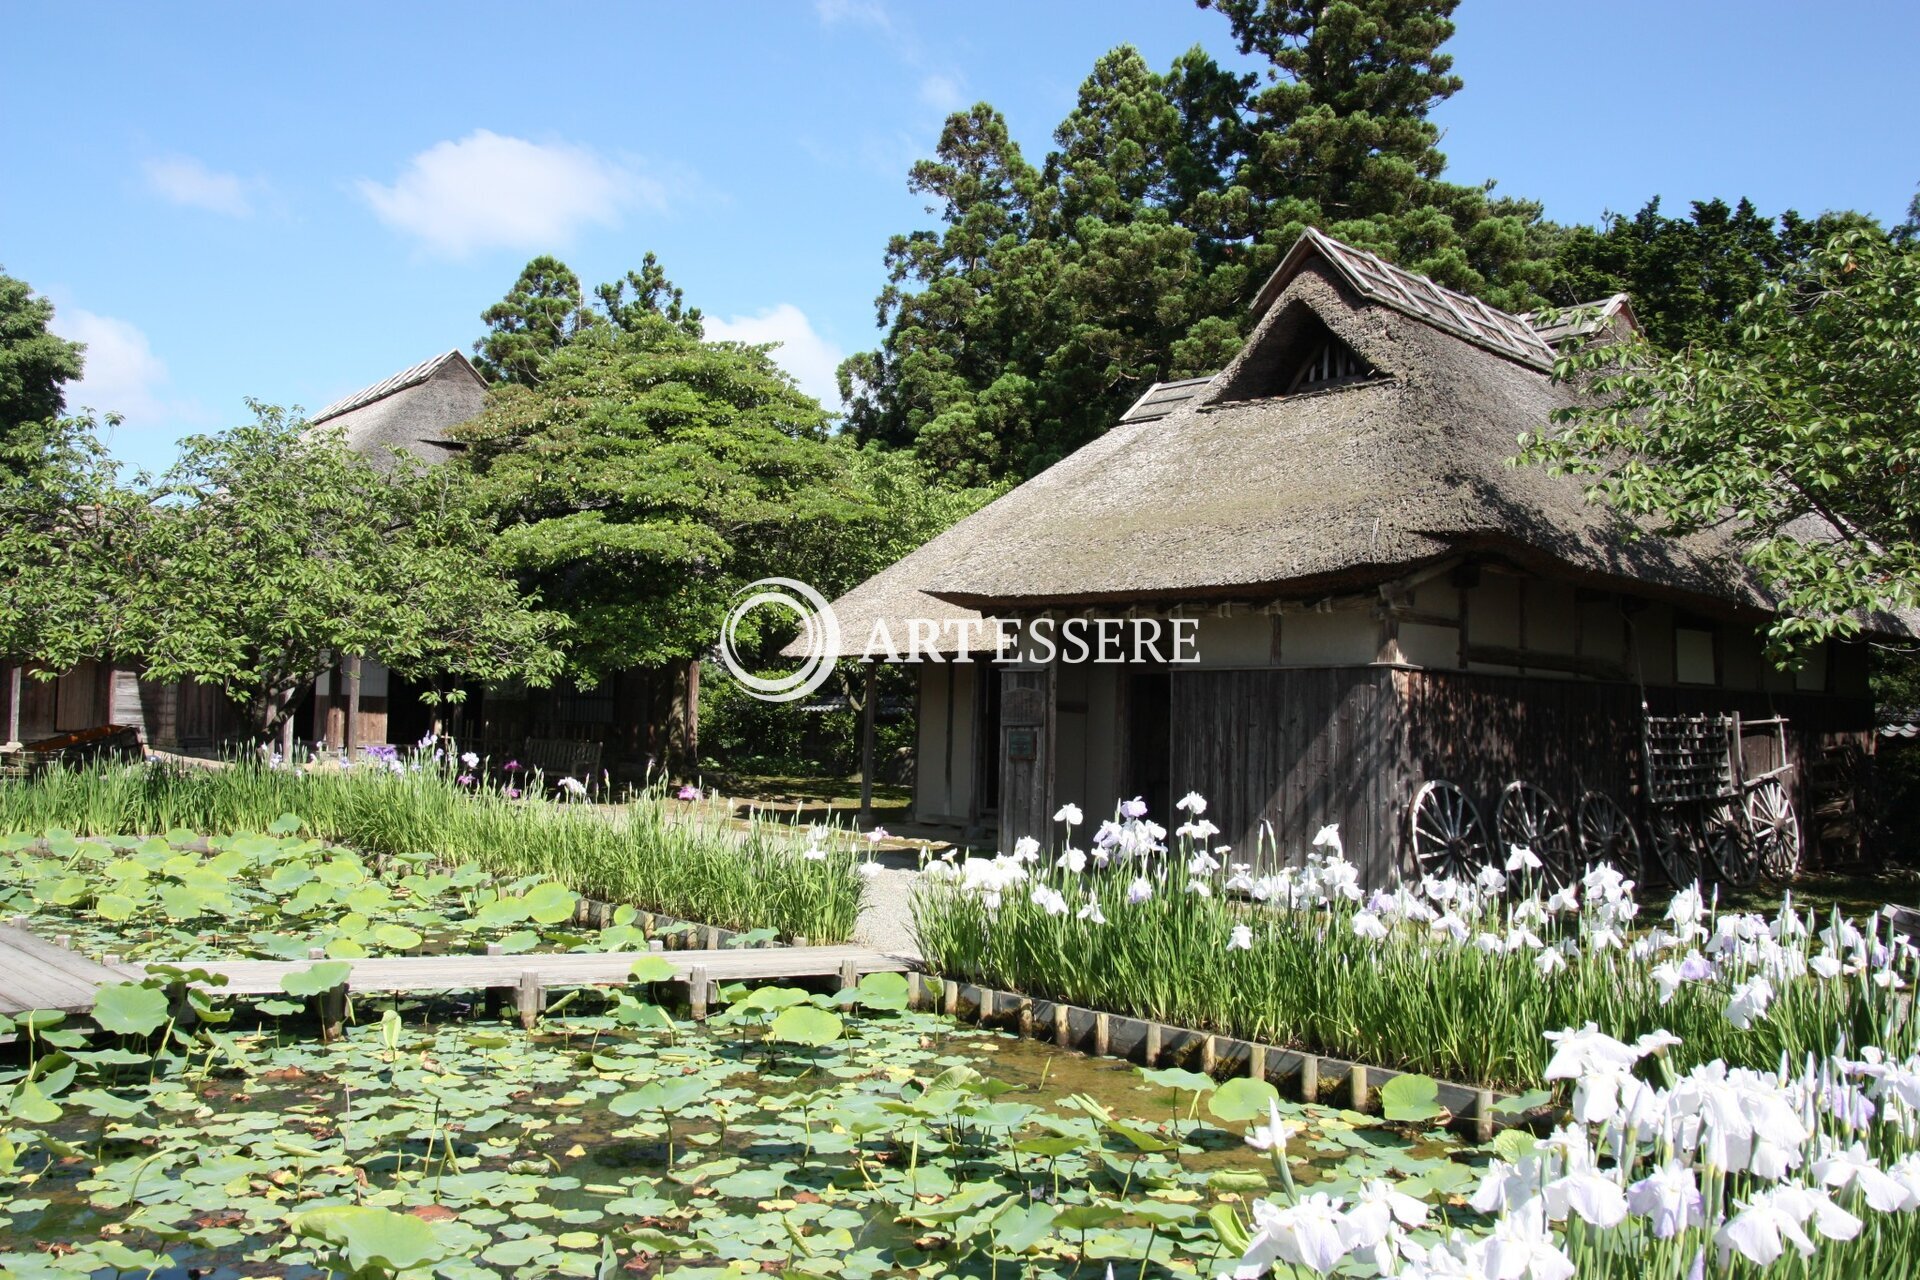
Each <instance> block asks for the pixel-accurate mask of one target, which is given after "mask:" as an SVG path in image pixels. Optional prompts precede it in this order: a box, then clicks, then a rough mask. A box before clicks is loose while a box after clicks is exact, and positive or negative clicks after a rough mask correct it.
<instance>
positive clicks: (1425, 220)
mask: <svg viewBox="0 0 1920 1280" xmlns="http://www.w3.org/2000/svg"><path fill="white" fill-rule="evenodd" d="M1455 2H1456V0H1217V2H1215V3H1212V7H1214V8H1217V9H1219V10H1220V11H1221V12H1222V13H1224V14H1225V16H1226V17H1227V19H1228V21H1229V24H1230V25H1231V27H1232V30H1233V33H1234V36H1235V39H1236V40H1237V42H1238V43H1239V45H1240V47H1241V49H1242V51H1243V52H1247V53H1253V54H1257V55H1260V56H1262V57H1264V58H1266V59H1267V60H1268V63H1269V69H1268V73H1267V75H1266V77H1265V78H1264V80H1262V79H1261V78H1259V77H1256V76H1252V75H1244V74H1240V73H1235V72H1229V71H1226V70H1224V69H1223V68H1221V67H1220V66H1219V65H1218V64H1217V63H1216V62H1215V61H1214V60H1213V59H1212V58H1211V57H1209V56H1208V55H1207V54H1206V53H1205V51H1204V50H1201V49H1193V50H1189V51H1188V52H1187V53H1185V54H1182V55H1181V56H1180V57H1179V58H1177V59H1175V61H1174V63H1173V65H1172V66H1171V67H1170V68H1169V69H1168V70H1167V71H1166V72H1164V73H1160V72H1155V71H1154V70H1152V69H1151V68H1149V67H1148V66H1147V65H1146V63H1145V62H1144V60H1143V59H1142V58H1141V57H1140V55H1139V53H1138V52H1137V51H1136V50H1134V49H1132V48H1130V47H1125V46H1123V47H1121V48H1118V49H1115V50H1113V51H1111V52H1110V53H1108V54H1106V55H1104V56H1102V57H1101V58H1100V59H1099V60H1098V61H1097V62H1096V63H1095V65H1094V67H1093V71H1092V74H1091V75H1089V76H1088V78H1087V80H1086V82H1085V83H1084V84H1083V85H1082V86H1081V88H1080V92H1079V96H1078V99H1077V101H1076V103H1075V106H1074V109H1073V110H1072V111H1071V112H1070V113H1069V114H1068V116H1067V118H1066V119H1065V120H1064V121H1062V122H1061V124H1060V126H1059V128H1058V129H1057V130H1056V131H1055V134H1054V139H1053V141H1054V150H1053V151H1052V152H1050V153H1049V155H1048V156H1047V157H1046V158H1045V160H1044V161H1043V162H1042V163H1041V164H1040V165H1039V166H1037V167H1036V166H1034V165H1033V164H1031V163H1030V162H1029V161H1028V160H1027V159H1026V158H1025V157H1024V156H1023V155H1022V154H1021V152H1020V149H1019V148H1018V147H1017V146H1016V145H1015V144H1014V143H1013V142H1012V140H1011V138H1010V136H1009V131H1008V128H1007V123H1006V121H1005V120H1004V118H1002V117H1001V116H1000V114H999V113H998V112H996V111H995V110H994V109H993V108H992V107H990V106H988V105H987V104H985V103H981V104H978V105H976V106H974V107H972V108H970V109H969V110H967V111H964V112H961V113H958V114H956V115H955V116H953V117H952V118H950V119H949V120H948V122H947V125H946V128H945V129H944V130H943V132H942V134H941V138H940V142H939V146H938V147H937V149H936V152H935V154H934V156H933V157H932V158H930V159H928V160H923V161H921V162H920V163H918V164H916V165H915V166H914V168H913V171H912V174H911V176H910V178H909V185H910V187H911V188H912V189H913V190H914V191H915V192H918V193H920V194H922V195H925V196H927V197H929V211H930V212H932V213H934V214H935V215H937V216H938V218H939V220H940V223H941V226H940V229H938V230H922V231H916V232H913V233H911V234H907V235H900V236H895V237H894V238H893V239H892V240H891V241H890V242H889V245H888V248H887V255H886V261H887V272H888V282H887V286H886V288H885V289H884V290H883V291H882V292H881V294H880V297H879V299H878V313H879V321H880V324H881V326H882V328H884V329H885V330H886V333H885V336H884V338H883V339H882V341H881V344H880V346H879V347H878V349H877V350H874V351H871V352H863V353H860V354H857V355H855V356H853V357H851V358H850V359H849V360H847V361H846V363H845V364H843V365H842V367H841V371H840V377H841V392H842V398H843V399H844V400H845V401H846V403H847V405H848V412H847V424H848V426H849V428H850V429H851V430H852V432H853V433H854V435H855V436H856V438H858V439H860V440H862V441H875V442H879V443H881V444H883V445H886V446H889V447H902V446H908V445H911V446H912V447H914V448H915V449H916V450H917V451H918V452H919V453H920V454H921V456H922V457H923V458H925V459H926V460H927V461H929V462H930V463H931V464H932V465H934V466H935V467H937V468H938V469H939V471H940V472H941V474H942V475H943V476H945V477H947V478H949V479H950V480H952V481H954V482H956V483H960V484H982V483H993V482H996V481H998V480H1001V479H1005V478H1009V477H1017V476H1021V475H1026V474H1031V473H1032V472H1034V471H1037V470H1039V469H1040V468H1042V467H1044V466H1046V465H1048V464H1049V463H1051V462H1052V461H1054V460H1056V459H1058V458H1059V457H1061V456H1063V455H1065V454H1066V453H1068V452H1071V451H1072V450H1073V449H1076V448H1078V447H1079V446H1080V445H1082V444H1084V443H1086V442H1087V441H1088V440H1090V439H1093V438H1094V437H1095V436H1097V435H1099V434H1100V433H1101V432H1103V431H1105V430H1106V429H1107V428H1108V427H1109V426H1110V425H1111V424H1112V423H1113V422H1114V421H1115V420H1116V419H1117V417H1118V416H1119V414H1120V412H1121V411H1122V410H1123V409H1124V408H1125V406H1126V405H1127V403H1128V402H1129V401H1131V400H1132V399H1133V398H1135V397H1136V396H1138V395H1139V394H1140V393H1141V392H1142V391H1144V390H1145V389H1146V387H1147V386H1148V385H1150V384H1151V383H1153V382H1154V381H1157V380H1164V379H1169V378H1179V377H1190V376H1194V375H1197V374H1201V373H1208V372H1211V371H1213V370H1214V369H1217V368H1219V367H1220V366H1221V365H1222V364H1223V363H1224V362H1225V361H1226V360H1227V359H1228V358H1230V357H1231V355H1232V354H1233V352H1234V351H1235V350H1236V349H1237V348H1238V347H1239V345H1240V342H1241V340H1242V339H1243V338H1244V336H1245V326H1246V325H1247V324H1248V323H1249V322H1250V319H1251V317H1250V316H1249V315H1248V314H1247V309H1246V302H1247V300H1248V299H1249V298H1250V297H1251V296H1252V293H1253V291H1254V290H1255V289H1256V288H1257V287H1258V285H1259V283H1260V281H1261V280H1262V279H1264V277H1265V276H1266V274H1267V273H1268V272H1270V271H1271V270H1272V268H1273V267H1274V265H1275V264H1276V263H1277V262H1278V260H1279V257H1280V255H1281V254H1282V253H1283V252H1284V251H1285V249H1286V248H1287V247H1288V246H1289V245H1290V244H1292V242H1293V241H1294V240H1295V239H1297V238H1298V236H1299V235H1300V233H1301V232H1302V231H1304V230H1305V229H1306V228H1308V227H1310V226H1317V227H1321V228H1323V229H1325V230H1327V231H1329V232H1331V233H1332V234H1334V235H1336V236H1339V237H1341V238H1343V239H1346V240H1349V241H1351V242H1353V243H1356V244H1358V245H1360V246H1361V247H1363V248H1367V249H1371V250H1373V251H1375V252H1377V253H1380V254H1382V255H1383V256H1385V257H1387V258H1389V259H1391V260H1394V261H1396V262H1399V263H1400V264H1402V265H1404V266H1406V267H1408V268H1410V269H1412V270H1416V271H1420V272H1423V273H1425V274H1427V275H1430V276H1433V277H1434V278H1435V279H1437V280H1439V281H1440V282H1441V283H1443V284H1447V285H1450V286H1453V287H1455V288H1459V289H1463V290H1466V291H1468V292H1471V293H1475V294H1478V295H1480V296H1483V297H1485V298H1487V299H1488V300H1489V301H1491V302H1493V303H1494V304H1495V305H1499V306H1507V307H1514V308H1520V307H1526V306H1530V305H1533V304H1534V303H1535V302H1536V301H1537V300H1538V297H1539V286H1540V284H1541V283H1542V282H1543V281H1544V279H1545V273H1546V266H1547V259H1548V256H1549V253H1550V251H1551V249H1552V247H1553V245H1554V243H1555V234H1556V233H1555V229H1554V228H1552V227H1550V226H1547V225H1546V224H1543V223H1542V222H1541V220H1540V207H1539V206H1538V205H1537V204H1533V203H1529V202H1525V201H1517V200H1508V199H1502V198H1496V197H1495V196H1494V195H1493V194H1492V192H1491V190H1490V187H1489V186H1461V185H1457V184H1452V183H1448V182H1445V181H1443V180H1442V179H1441V177H1440V175H1441V172H1442V170H1443V168H1444V164H1445V160H1444V157H1442V156H1441V154H1440V153H1439V151H1438V149H1437V142H1438V138H1439V133H1438V130H1437V128H1436V127H1435V126H1434V125H1433V123H1432V122H1431V120H1430V119H1429V118H1428V117H1429V113H1430V112H1431V110H1432V108H1433V107H1434V106H1435V105H1437V104H1438V103H1440V102H1442V101H1444V100H1445V99H1446V98H1447V97H1448V96H1449V95H1451V94H1452V93H1454V92H1455V91H1456V90H1457V89H1458V88H1459V84H1460V82H1459V79H1458V77H1456V76H1454V75H1452V74H1451V71H1450V59H1448V58H1447V56H1446V55H1444V54H1442V53H1440V52H1439V47H1440V45H1441V44H1442V43H1444V42H1445V41H1446V40H1447V38H1448V37H1449V36H1450V35H1451V34H1452V32H1453V24H1452V22H1451V19H1450V15H1451V13H1452V11H1453V9H1454V5H1455Z"/></svg>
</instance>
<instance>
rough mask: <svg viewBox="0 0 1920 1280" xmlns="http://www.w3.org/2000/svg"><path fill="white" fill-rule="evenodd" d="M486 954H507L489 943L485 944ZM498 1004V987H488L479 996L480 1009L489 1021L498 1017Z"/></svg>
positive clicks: (494, 943)
mask: <svg viewBox="0 0 1920 1280" xmlns="http://www.w3.org/2000/svg"><path fill="white" fill-rule="evenodd" d="M487 954H488V955H490V956H503V955H505V954H507V949H506V948H505V947H503V946H501V945H500V944H499V943H497V942H489V943H488V944H487ZM500 1004H501V1000H500V988H499V987H488V988H487V989H486V990H485V991H484V992H483V993H482V994H481V1008H482V1009H483V1010H484V1011H485V1013H486V1016H487V1017H488V1018H489V1019H493V1018H498V1017H499V1016H500Z"/></svg>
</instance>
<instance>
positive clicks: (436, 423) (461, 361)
mask: <svg viewBox="0 0 1920 1280" xmlns="http://www.w3.org/2000/svg"><path fill="white" fill-rule="evenodd" d="M486 402H487V383H486V379H484V378H482V377H481V376H480V375H479V373H478V372H476V371H475V370H474V367H473V366H472V365H471V364H469V363H468V362H467V358H466V356H464V355H462V354H461V353H460V352H458V351H448V352H445V353H444V354H442V355H437V356H435V357H434V358H433V359H431V360H423V361H421V362H420V363H419V364H417V365H414V366H413V367H412V368H411V369H403V370H401V371H400V372H399V373H396V374H394V375H393V376H392V377H390V378H387V379H384V380H383V381H380V382H376V383H374V384H373V385H372V386H370V387H366V388H363V389H362V390H359V391H356V392H354V393H353V394H352V395H350V396H347V397H346V398H345V399H342V400H336V401H334V403H332V404H330V405H328V406H327V407H326V408H324V409H322V410H321V411H320V412H319V413H316V414H314V415H313V417H312V418H310V419H309V420H308V421H309V422H311V423H312V425H314V426H325V427H337V428H339V429H340V430H342V431H343V432H344V433H345V435H346V442H347V447H348V448H349V449H352V450H353V451H354V452H355V453H361V454H365V455H367V456H368V457H369V458H371V459H372V460H373V461H374V463H375V465H377V466H381V467H386V466H391V465H392V462H393V454H392V450H395V449H398V450H400V451H402V452H404V453H410V454H412V455H413V456H414V457H416V458H419V459H420V460H421V461H422V462H426V463H435V462H441V461H444V460H445V459H446V458H447V457H448V456H449V455H450V454H451V453H452V452H453V451H455V450H457V449H458V448H459V447H460V446H458V445H457V444H455V443H453V442H452V441H450V440H449V439H447V431H448V430H449V428H452V427H456V426H458V425H460V424H461V423H463V422H466V421H468V420H469V419H471V418H474V417H476V416H478V415H479V413H480V410H481V409H483V408H485V407H486Z"/></svg>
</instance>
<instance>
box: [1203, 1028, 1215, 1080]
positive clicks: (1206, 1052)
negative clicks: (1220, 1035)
mask: <svg viewBox="0 0 1920 1280" xmlns="http://www.w3.org/2000/svg"><path fill="white" fill-rule="evenodd" d="M1219 1065H1220V1045H1219V1043H1218V1041H1217V1040H1216V1039H1215V1038H1214V1037H1213V1036H1201V1037H1200V1074H1201V1075H1203V1076H1210V1075H1212V1074H1213V1072H1214V1068H1216V1067H1218V1066H1219Z"/></svg>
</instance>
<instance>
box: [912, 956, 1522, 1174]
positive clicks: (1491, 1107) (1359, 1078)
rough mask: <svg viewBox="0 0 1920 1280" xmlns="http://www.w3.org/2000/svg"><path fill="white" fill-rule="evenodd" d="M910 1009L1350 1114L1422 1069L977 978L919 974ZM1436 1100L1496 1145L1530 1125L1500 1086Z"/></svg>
mask: <svg viewBox="0 0 1920 1280" xmlns="http://www.w3.org/2000/svg"><path fill="white" fill-rule="evenodd" d="M907 1005H908V1007H909V1008H912V1009H929V1008H930V1009H933V1010H935V1011H936V1012H940V1013H944V1014H946V1015H947V1016H948V1017H950V1018H952V1019H954V1020H955V1021H956V1022H958V1021H961V1020H963V1019H971V1020H972V1021H973V1022H975V1023H977V1024H979V1025H980V1026H983V1027H987V1026H997V1027H999V1028H1001V1029H1003V1030H1008V1031H1014V1032H1017V1033H1018V1034H1020V1035H1022V1036H1025V1037H1028V1038H1030V1039H1034V1040H1043V1041H1047V1042H1049V1043H1051V1044H1053V1045H1055V1046H1057V1047H1059V1048H1061V1049H1066V1050H1070V1051H1074V1052H1079V1053H1085V1054H1088V1055H1091V1056H1093V1057H1101V1058H1119V1059H1123V1060H1125V1061H1129V1062H1135V1063H1139V1064H1140V1065H1141V1066H1144V1067H1147V1068H1149V1069H1152V1068H1155V1067H1168V1066H1178V1067H1185V1068H1188V1069H1190V1070H1195V1071H1199V1072H1201V1073H1203V1074H1205V1075H1209V1076H1213V1077H1214V1078H1216V1079H1219V1078H1223V1077H1232V1076H1241V1075H1245V1076H1251V1077H1253V1078H1255V1079H1259V1080H1265V1081H1267V1082H1268V1083H1269V1084H1272V1085H1274V1086H1275V1087H1276V1088H1279V1089H1280V1090H1281V1092H1282V1093H1283V1094H1286V1093H1291V1094H1292V1095H1293V1096H1294V1097H1295V1098H1296V1099H1297V1100H1299V1101H1301V1102H1311V1103H1321V1104H1325V1103H1327V1102H1330V1101H1331V1102H1334V1103H1336V1104H1338V1105H1340V1106H1343V1107H1345V1108H1347V1109H1348V1110H1351V1111H1363V1112H1364V1111H1367V1110H1368V1109H1369V1108H1370V1107H1371V1106H1372V1104H1373V1102H1374V1101H1375V1093H1376V1091H1377V1090H1378V1089H1379V1088H1380V1086H1381V1085H1384V1084H1386V1083H1387V1082H1388V1081H1389V1080H1393V1079H1396V1078H1397V1077H1399V1076H1403V1075H1411V1074H1417V1073H1414V1072H1406V1071H1396V1070H1394V1069H1393V1068H1391V1067H1376V1066H1370V1065H1368V1064H1366V1063H1362V1062H1349V1061H1347V1060H1346V1059H1344V1058H1330V1057H1327V1056H1325V1055H1323V1054H1315V1053H1302V1052H1300V1051H1299V1050H1296V1049H1283V1048H1281V1047H1279V1046H1278V1045H1270V1044H1262V1043H1260V1042H1259V1041H1255V1040H1242V1039H1239V1038H1237V1037H1233V1036H1223V1035H1217V1034H1214V1033H1211V1032H1205V1031H1194V1030H1191V1029H1189V1028H1186V1027H1175V1026H1169V1025H1167V1024H1166V1023H1162V1022H1155V1021H1152V1020H1151V1019H1147V1018H1133V1017H1127V1016H1125V1015H1123V1014H1117V1013H1107V1012H1104V1011H1102V1010H1099V1009H1089V1008H1086V1007H1084V1006H1081V1005H1076V1004H1068V1003H1067V1002H1065V1001H1061V1000H1042V999H1038V998H1035V997H1030V996H1025V995H1021V994H1019V993H1018V992H1012V991H1001V990H998V989H996V988H993V987H983V986H980V985H979V984H977V983H971V982H960V981H956V980H955V979H952V978H940V977H938V976H936V975H932V974H926V973H921V972H918V971H914V972H909V973H908V974H907ZM1435 1084H1436V1085H1438V1097H1437V1098H1436V1101H1437V1102H1438V1103H1439V1104H1440V1105H1441V1106H1443V1107H1445V1108H1446V1109H1447V1110H1448V1111H1449V1112H1451V1113H1452V1119H1451V1121H1450V1122H1449V1124H1448V1127H1449V1128H1452V1129H1454V1130H1456V1131H1458V1132H1461V1133H1463V1134H1466V1135H1468V1136H1471V1137H1472V1138H1473V1139H1474V1140H1475V1141H1478V1142H1490V1141H1492V1140H1493V1137H1494V1135H1495V1134H1496V1133H1498V1132H1499V1131H1500V1130H1502V1129H1509V1128H1527V1127H1530V1126H1531V1124H1532V1123H1533V1119H1534V1116H1533V1113H1531V1112H1515V1113H1512V1114H1510V1115H1503V1114H1502V1113H1500V1112H1498V1111H1496V1110H1495V1108H1496V1107H1497V1106H1498V1105H1499V1104H1500V1103H1502V1102H1506V1101H1508V1100H1510V1099H1511V1098H1513V1097H1515V1096H1516V1095H1514V1094H1508V1093H1502V1092H1499V1091H1497V1090H1494V1089H1484V1088H1478V1087H1475V1086H1472V1085H1463V1084H1455V1083H1452V1082H1450V1081H1446V1080H1436V1081H1435Z"/></svg>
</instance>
